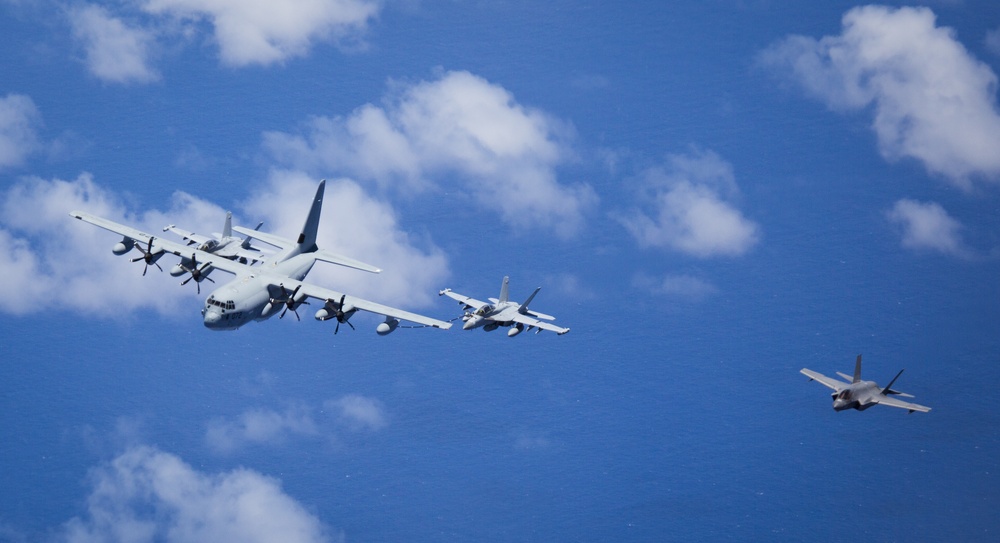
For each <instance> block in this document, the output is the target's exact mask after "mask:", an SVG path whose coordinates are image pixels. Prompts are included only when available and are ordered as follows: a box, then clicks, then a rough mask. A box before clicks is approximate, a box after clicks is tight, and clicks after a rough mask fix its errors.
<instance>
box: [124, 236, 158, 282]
mask: <svg viewBox="0 0 1000 543" xmlns="http://www.w3.org/2000/svg"><path fill="white" fill-rule="evenodd" d="M135 248H136V249H139V252H141V253H142V256H139V257H136V258H133V259H132V262H138V261H140V260H142V261H143V262H144V263H145V266H143V267H142V276H143V277H145V276H146V271H147V270H148V269H149V265H150V264H152V265H154V266H156V267H157V268H159V270H160V271H163V268H160V265H159V264H157V263H156V261H157V260H158V259H159V258H160V255H162V254H163V250H162V249H161V250H160V251H159V252H156V253H154V252H153V236H150V237H149V243H148V244H147V245H146V248H145V249H143V248H142V246H141V245H139V244H136V245H135Z"/></svg>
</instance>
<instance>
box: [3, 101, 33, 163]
mask: <svg viewBox="0 0 1000 543" xmlns="http://www.w3.org/2000/svg"><path fill="white" fill-rule="evenodd" d="M41 124H42V116H41V114H40V113H39V112H38V109H37V108H36V107H35V102H34V101H32V100H31V98H29V97H28V96H25V95H23V94H8V95H7V96H4V97H3V98H0V170H3V169H5V168H10V167H12V166H19V165H21V164H22V163H23V162H24V160H25V159H26V158H27V157H28V155H30V154H31V153H33V152H35V151H37V150H38V149H39V146H40V145H39V142H38V135H37V132H38V129H39V128H40V127H41Z"/></svg>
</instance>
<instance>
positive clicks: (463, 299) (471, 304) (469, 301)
mask: <svg viewBox="0 0 1000 543" xmlns="http://www.w3.org/2000/svg"><path fill="white" fill-rule="evenodd" d="M438 296H447V297H449V298H451V299H452V300H458V303H460V304H463V305H465V308H466V309H479V308H480V307H483V306H484V305H486V302H483V301H481V300H477V299H475V298H473V297H471V296H464V295H462V294H458V293H457V292H452V291H451V289H450V288H446V289H444V290H442V291H440V292H438Z"/></svg>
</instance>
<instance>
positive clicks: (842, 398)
mask: <svg viewBox="0 0 1000 543" xmlns="http://www.w3.org/2000/svg"><path fill="white" fill-rule="evenodd" d="M800 371H801V373H802V374H803V375H805V376H806V377H808V378H809V380H810V381H819V382H820V384H822V385H825V386H827V387H829V388H832V389H833V390H834V392H833V394H832V396H833V409H834V410H836V411H843V410H845V409H857V410H858V411H864V410H865V409H868V408H869V407H871V406H873V405H876V404H880V405H888V406H889V407H899V408H902V409H906V410H908V411H909V412H910V413H912V412H914V411H920V412H921V413H926V412H928V411H930V410H931V408H930V407H925V406H922V405H917V404H915V403H909V402H904V401H902V400H898V399H896V398H893V397H892V396H903V397H904V398H912V397H913V396H912V395H911V394H904V393H902V392H899V391H896V390H893V389H892V384H893V383H895V382H896V379H899V376H900V375H902V374H903V370H899V373H897V374H896V376H895V377H893V378H892V381H890V382H889V386H887V387H885V388H879V386H878V385H877V384H875V382H874V381H862V380H861V355H860V354H859V355H858V360H857V361H856V362H855V363H854V376H853V377H852V376H849V375H845V374H843V373H840V372H839V371H838V372H837V375H839V376H840V377H842V378H844V379H847V381H848V382H844V381H841V380H839V379H833V378H831V377H827V376H825V375H822V374H820V373H816V372H815V371H812V370H809V369H806V368H802V370H800Z"/></svg>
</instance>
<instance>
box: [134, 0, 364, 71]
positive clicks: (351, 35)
mask: <svg viewBox="0 0 1000 543" xmlns="http://www.w3.org/2000/svg"><path fill="white" fill-rule="evenodd" d="M142 6H143V9H144V10H145V11H146V12H148V13H151V14H155V15H166V16H170V17H174V18H177V19H182V20H193V21H201V20H207V21H208V22H210V23H211V25H212V26H213V28H214V37H215V41H216V42H217V43H218V45H219V51H220V55H221V58H222V61H223V63H225V64H227V65H230V66H246V65H250V64H260V65H265V66H266V65H270V64H274V63H280V62H283V61H285V60H287V59H289V58H292V57H301V56H304V55H306V54H307V53H308V52H309V50H310V49H311V48H312V47H313V46H314V45H315V44H316V43H317V42H330V41H333V42H338V41H344V40H348V41H349V40H356V39H359V38H360V36H361V35H362V34H363V33H364V31H365V30H366V29H367V26H368V22H369V21H370V20H372V19H374V18H375V17H376V16H377V15H378V12H379V9H380V5H379V3H378V2H375V1H369V0H285V1H283V2H274V1H271V0H145V1H144V2H143V4H142Z"/></svg>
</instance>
